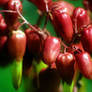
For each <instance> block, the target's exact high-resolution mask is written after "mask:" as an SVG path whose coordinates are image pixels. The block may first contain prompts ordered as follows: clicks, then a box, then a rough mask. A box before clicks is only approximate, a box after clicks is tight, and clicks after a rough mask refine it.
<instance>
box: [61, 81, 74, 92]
mask: <svg viewBox="0 0 92 92" xmlns="http://www.w3.org/2000/svg"><path fill="white" fill-rule="evenodd" d="M73 88H74V81H72V83H71V84H70V85H69V84H67V83H66V82H64V84H63V92H73Z"/></svg>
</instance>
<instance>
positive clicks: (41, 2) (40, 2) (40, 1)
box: [29, 0, 52, 12]
mask: <svg viewBox="0 0 92 92" xmlns="http://www.w3.org/2000/svg"><path fill="white" fill-rule="evenodd" d="M29 1H30V2H32V3H33V4H35V5H36V6H37V7H38V9H40V10H41V11H42V12H46V8H47V6H46V3H47V5H48V7H49V5H50V4H51V3H52V0H29Z"/></svg>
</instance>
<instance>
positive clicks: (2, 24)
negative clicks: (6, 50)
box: [0, 14, 7, 35]
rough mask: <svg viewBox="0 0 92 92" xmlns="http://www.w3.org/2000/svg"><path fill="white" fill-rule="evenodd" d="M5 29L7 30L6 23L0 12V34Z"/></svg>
mask: <svg viewBox="0 0 92 92" xmlns="http://www.w3.org/2000/svg"><path fill="white" fill-rule="evenodd" d="M6 30H7V24H6V23H5V20H4V18H3V16H2V14H0V35H3V34H5V33H6Z"/></svg>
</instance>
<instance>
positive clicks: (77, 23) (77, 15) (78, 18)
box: [72, 7, 90, 32]
mask: <svg viewBox="0 0 92 92" xmlns="http://www.w3.org/2000/svg"><path fill="white" fill-rule="evenodd" d="M72 21H73V24H74V29H75V32H76V31H78V32H79V31H80V28H82V27H83V26H87V25H88V24H89V23H90V16H89V15H88V14H87V11H86V10H85V9H83V8H80V7H78V8H75V10H74V11H73V15H72Z"/></svg>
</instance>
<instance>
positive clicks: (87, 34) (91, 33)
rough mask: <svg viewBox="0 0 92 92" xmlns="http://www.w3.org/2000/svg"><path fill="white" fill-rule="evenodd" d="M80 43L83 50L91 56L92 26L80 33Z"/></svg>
mask: <svg viewBox="0 0 92 92" xmlns="http://www.w3.org/2000/svg"><path fill="white" fill-rule="evenodd" d="M81 35H82V36H81V42H82V45H83V48H84V49H85V50H86V51H87V52H89V53H91V54H92V25H89V26H87V27H86V28H84V29H83V30H82V32H81Z"/></svg>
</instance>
